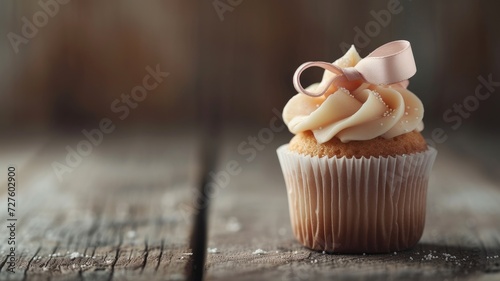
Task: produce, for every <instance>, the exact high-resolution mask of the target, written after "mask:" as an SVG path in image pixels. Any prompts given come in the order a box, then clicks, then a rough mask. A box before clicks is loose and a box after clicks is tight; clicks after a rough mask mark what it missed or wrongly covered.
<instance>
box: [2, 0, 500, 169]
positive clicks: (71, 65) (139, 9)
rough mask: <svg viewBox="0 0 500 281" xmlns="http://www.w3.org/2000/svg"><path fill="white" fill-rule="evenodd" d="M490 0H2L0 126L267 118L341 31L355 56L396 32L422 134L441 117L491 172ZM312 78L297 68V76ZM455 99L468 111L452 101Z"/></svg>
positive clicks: (454, 141) (255, 123)
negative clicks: (403, 44) (411, 65)
mask: <svg viewBox="0 0 500 281" xmlns="http://www.w3.org/2000/svg"><path fill="white" fill-rule="evenodd" d="M499 10H500V2H499V1H494V0H482V1H473V0H459V1H453V2H452V1H444V0H441V1H411V0H400V1H396V0H377V1H359V0H357V1H326V0H324V1H323V0H315V1H298V0H289V1H286V2H283V1H264V0H252V1H249V0H238V1H237V0H231V1H228V0H206V1H175V0H169V1H132V0H123V1H97V0H93V1H79V0H73V1H69V0H64V1H63V0H59V1H57V0H41V1H15V0H3V1H1V2H0V34H1V36H0V74H1V76H0V77H1V79H0V129H1V130H2V132H4V134H3V135H7V133H9V132H25V131H53V130H55V131H63V132H70V131H76V132H79V131H81V130H82V129H85V128H95V127H97V126H98V123H99V120H101V119H102V118H104V117H107V118H110V119H111V120H113V121H116V124H117V129H118V130H126V129H128V128H143V127H148V128H156V129H160V130H161V129H164V128H167V127H168V126H185V127H189V126H193V127H197V126H203V125H199V124H203V123H201V122H202V121H203V120H204V119H205V118H206V116H216V118H215V119H216V120H219V121H220V122H221V124H222V126H227V127H231V126H233V127H239V128H243V129H244V128H251V127H259V126H267V125H268V123H269V120H270V118H272V116H273V114H274V113H273V111H272V109H273V108H276V109H278V110H280V111H281V109H282V108H283V106H284V105H285V103H286V102H287V100H288V99H289V98H290V97H292V96H293V95H294V94H295V90H294V88H293V85H292V75H293V73H294V71H295V69H296V68H297V66H299V65H300V64H301V63H303V62H305V61H309V60H324V61H334V60H335V59H337V58H338V57H340V56H341V55H342V54H343V51H344V50H345V46H349V45H350V44H353V43H354V44H356V45H357V47H358V51H359V52H360V54H361V56H362V57H364V56H366V55H367V54H368V53H369V52H371V51H372V50H374V49H375V48H377V47H378V46H380V45H382V44H384V43H386V42H389V41H392V40H397V39H406V40H409V41H410V42H411V43H412V48H413V52H414V56H415V60H416V63H417V74H416V75H415V76H414V77H413V78H411V80H410V86H409V89H410V90H412V91H413V92H414V93H416V94H417V95H418V96H419V97H420V98H421V99H422V101H423V102H424V106H425V108H426V115H425V118H424V122H425V124H426V130H425V135H426V136H427V137H428V138H430V139H432V137H433V136H432V132H433V130H434V129H435V128H438V129H439V128H440V129H442V130H443V131H444V132H445V134H446V137H447V138H448V139H449V140H451V141H446V145H449V146H453V147H455V148H456V149H460V150H461V151H463V153H464V154H466V155H470V156H475V157H476V158H478V159H481V161H483V162H484V161H485V163H488V164H487V165H486V166H489V167H490V169H492V171H493V172H500V168H499V166H500V162H499V160H497V159H499V158H500V149H499V148H498V147H497V143H498V140H500V138H499V130H498V128H499V126H498V121H497V120H498V116H497V113H498V109H500V97H499V94H500V86H494V87H490V88H489V91H490V92H492V93H491V96H489V97H488V98H487V99H486V100H484V101H482V100H479V102H476V101H478V100H477V99H476V101H475V100H474V97H473V96H474V94H475V91H476V88H477V87H478V85H481V82H480V79H478V77H480V76H481V77H483V78H484V79H486V80H488V77H490V80H493V81H500V53H499V51H498V50H500V37H499V35H500V19H499V17H498V11H499ZM148 66H149V67H150V68H151V69H156V68H158V67H159V69H160V70H161V71H162V72H168V73H169V76H168V77H167V78H165V79H164V80H163V81H162V82H160V83H158V85H157V87H155V88H154V89H152V90H148V91H147V93H146V94H143V95H142V96H141V100H140V101H137V102H136V103H133V102H131V104H135V105H129V104H127V103H126V101H125V100H124V99H123V96H122V95H129V96H130V94H131V93H132V92H133V91H134V89H135V88H134V87H136V86H140V85H143V79H144V77H145V76H146V75H148V73H149V72H148V71H147V70H146V68H147V67H148ZM320 76H321V73H320V72H319V71H318V72H317V73H315V72H314V71H311V72H308V73H306V75H305V76H304V80H303V82H304V84H309V83H313V82H316V81H319V79H320ZM486 89H488V87H483V88H482V90H481V91H486ZM484 93H487V92H484ZM464 101H466V103H468V104H465V106H467V108H469V109H471V108H473V110H466V112H465V113H458V112H456V111H455V109H454V105H455V104H458V105H460V104H463V103H464ZM113 104H114V105H115V107H114V109H113ZM125 104H127V107H129V109H130V110H129V114H128V115H127V116H126V118H123V120H121V118H120V116H122V117H124V115H122V114H125V110H126V109H124V108H122V110H120V111H118V109H117V108H118V106H124V105H125ZM449 110H453V112H452V113H449V115H448V117H449V118H453V119H448V120H447V119H446V118H445V117H443V114H445V113H446V112H447V111H449ZM457 116H458V117H457ZM451 120H453V121H451ZM459 121H460V122H459ZM459 123H460V124H459ZM438 145H439V143H438Z"/></svg>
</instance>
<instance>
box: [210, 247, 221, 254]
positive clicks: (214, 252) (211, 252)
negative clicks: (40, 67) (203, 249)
mask: <svg viewBox="0 0 500 281" xmlns="http://www.w3.org/2000/svg"><path fill="white" fill-rule="evenodd" d="M207 252H208V253H209V254H217V253H218V252H217V248H208V249H207Z"/></svg>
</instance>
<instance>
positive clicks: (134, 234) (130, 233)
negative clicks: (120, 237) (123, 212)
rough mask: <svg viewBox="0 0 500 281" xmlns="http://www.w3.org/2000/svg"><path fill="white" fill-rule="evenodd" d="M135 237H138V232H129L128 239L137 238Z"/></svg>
mask: <svg viewBox="0 0 500 281" xmlns="http://www.w3.org/2000/svg"><path fill="white" fill-rule="evenodd" d="M135 236H136V232H135V231H133V230H129V231H127V237H128V238H129V239H132V238H135Z"/></svg>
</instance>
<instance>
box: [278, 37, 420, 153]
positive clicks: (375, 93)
mask: <svg viewBox="0 0 500 281" xmlns="http://www.w3.org/2000/svg"><path fill="white" fill-rule="evenodd" d="M360 60H361V57H360V56H359V54H358V52H357V51H356V49H355V48H354V46H352V47H351V48H350V49H349V51H347V53H346V54H345V55H344V56H343V57H341V58H340V59H338V60H337V61H335V62H334V63H333V65H335V66H337V67H340V68H342V69H343V68H351V67H354V66H355V65H356V64H357V63H358V62H359V61H360ZM337 75H338V74H334V73H332V72H330V71H326V70H325V72H324V74H323V79H322V83H315V84H312V85H310V86H309V87H307V88H306V89H305V90H306V91H309V92H313V91H315V90H317V89H318V88H322V87H324V81H332V80H333V78H335V76H337ZM406 85H407V81H402V82H400V83H396V84H390V85H375V84H371V83H367V82H364V81H361V80H355V81H349V80H346V79H343V80H340V81H339V82H338V83H332V84H331V85H329V87H328V89H327V90H326V92H324V94H323V95H321V96H318V97H312V96H308V95H304V94H302V93H299V94H297V95H295V96H294V97H292V98H291V99H290V100H289V101H288V103H287V104H286V105H285V108H284V110H283V120H284V121H285V124H286V125H287V126H288V129H289V130H290V132H292V133H294V134H297V133H300V132H304V131H307V130H311V131H312V132H313V134H314V136H315V138H316V140H317V142H318V143H324V142H327V141H329V140H330V139H332V138H333V137H337V138H339V139H340V140H341V141H342V142H349V141H354V140H356V141H363V140H370V139H373V138H376V137H379V136H381V137H384V138H386V139H389V138H393V137H396V136H398V135H402V134H404V133H408V132H411V131H415V130H416V131H418V132H420V131H422V129H423V122H422V118H423V115H424V108H423V105H422V102H421V101H420V99H419V98H418V97H417V96H415V94H413V93H412V92H410V91H409V90H407V89H406Z"/></svg>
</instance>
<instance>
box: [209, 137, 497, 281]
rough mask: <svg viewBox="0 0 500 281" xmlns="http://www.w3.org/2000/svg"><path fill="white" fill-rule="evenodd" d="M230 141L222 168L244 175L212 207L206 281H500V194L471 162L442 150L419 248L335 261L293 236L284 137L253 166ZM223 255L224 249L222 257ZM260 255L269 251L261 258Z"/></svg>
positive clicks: (231, 139) (335, 257) (340, 257)
mask: <svg viewBox="0 0 500 281" xmlns="http://www.w3.org/2000/svg"><path fill="white" fill-rule="evenodd" d="M245 139H246V136H245V135H240V136H234V135H233V136H231V137H228V138H227V139H226V144H225V147H227V151H226V153H225V157H224V159H221V161H220V163H221V164H220V167H223V166H224V163H227V162H228V161H230V160H232V159H237V160H238V161H239V163H241V167H242V172H241V173H240V174H239V175H237V176H234V177H232V178H231V182H230V184H229V185H228V187H227V188H225V189H224V192H220V193H219V194H218V195H217V196H216V197H215V198H214V200H213V202H212V205H211V217H210V228H209V242H208V246H209V252H208V253H207V264H206V270H207V280H234V279H235V278H238V280H257V279H258V280H332V278H335V279H336V280H351V279H361V280H445V279H450V280H451V279H453V280H455V279H457V280H462V279H476V278H481V280H496V278H500V273H499V272H500V267H499V265H500V257H499V256H500V244H499V241H500V217H499V215H498V214H500V205H499V204H498V202H500V189H499V184H498V182H493V181H490V180H488V178H487V177H486V176H485V175H484V174H483V173H482V171H481V170H480V169H479V168H478V167H477V166H475V165H473V164H471V163H470V162H468V161H467V159H464V158H461V157H458V156H456V155H455V154H454V153H453V152H452V151H450V150H449V149H448V148H446V146H443V147H440V148H439V155H438V159H437V162H436V164H435V166H434V169H433V172H432V176H431V180H430V184H429V193H428V203H427V206H428V208H427V211H428V213H427V220H426V228H425V231H424V235H423V237H422V239H421V241H420V242H419V244H418V245H417V246H416V247H415V248H413V249H412V250H409V251H404V252H399V253H395V254H385V255H328V254H323V253H321V252H314V251H310V250H308V249H306V248H304V247H302V246H301V245H300V244H299V243H298V242H297V241H296V240H295V238H294V237H293V234H292V232H291V228H290V222H289V216H288V205H287V204H288V203H287V201H286V191H285V185H284V181H283V179H282V175H281V170H280V167H279V163H278V160H277V157H276V155H275V149H276V148H277V147H278V146H279V145H280V144H283V143H286V142H287V141H288V140H287V139H286V137H285V138H281V137H277V138H275V140H274V141H273V142H272V143H270V144H268V145H266V146H265V149H264V150H262V151H260V152H258V155H257V157H256V158H255V159H254V160H253V161H250V162H248V163H247V161H246V160H245V159H244V156H242V155H238V153H237V148H236V147H237V146H238V144H239V143H240V142H241V141H244V140H245ZM215 248H217V250H215ZM259 249H261V250H262V251H259Z"/></svg>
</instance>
